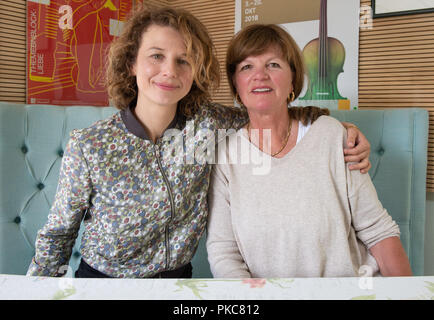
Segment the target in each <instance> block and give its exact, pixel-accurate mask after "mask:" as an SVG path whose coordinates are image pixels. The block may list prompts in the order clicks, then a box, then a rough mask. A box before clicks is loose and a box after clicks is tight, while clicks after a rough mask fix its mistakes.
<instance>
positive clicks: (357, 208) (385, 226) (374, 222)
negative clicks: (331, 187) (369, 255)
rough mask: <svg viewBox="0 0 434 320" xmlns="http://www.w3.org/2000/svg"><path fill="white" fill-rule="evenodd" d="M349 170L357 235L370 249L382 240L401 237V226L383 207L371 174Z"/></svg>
mask: <svg viewBox="0 0 434 320" xmlns="http://www.w3.org/2000/svg"><path fill="white" fill-rule="evenodd" d="M346 170H347V185H348V199H349V204H350V209H351V215H352V224H353V227H354V229H355V231H356V235H357V237H358V238H359V239H360V240H361V241H362V242H363V243H364V244H365V246H366V247H367V248H368V249H369V248H371V247H372V246H374V245H375V244H377V243H378V242H380V241H381V240H384V239H386V238H389V237H399V235H400V231H399V226H398V225H397V224H396V222H395V221H393V219H392V217H391V216H390V215H389V213H388V212H387V210H386V209H385V208H383V205H382V204H381V202H380V200H379V199H378V196H377V191H376V190H375V187H374V184H373V183H372V180H371V178H370V176H369V174H361V173H360V172H359V170H353V171H351V170H349V169H348V165H347V166H346Z"/></svg>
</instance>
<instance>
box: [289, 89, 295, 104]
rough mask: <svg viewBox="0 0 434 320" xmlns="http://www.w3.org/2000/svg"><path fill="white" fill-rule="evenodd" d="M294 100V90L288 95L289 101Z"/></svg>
mask: <svg viewBox="0 0 434 320" xmlns="http://www.w3.org/2000/svg"><path fill="white" fill-rule="evenodd" d="M294 100H295V92H294V91H292V92H291V93H290V94H289V96H288V101H289V102H292V101H294Z"/></svg>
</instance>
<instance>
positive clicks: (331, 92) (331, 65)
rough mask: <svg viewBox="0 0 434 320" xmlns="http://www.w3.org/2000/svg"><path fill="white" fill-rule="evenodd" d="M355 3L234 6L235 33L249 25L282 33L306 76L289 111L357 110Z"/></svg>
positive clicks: (320, 0) (260, 1)
mask: <svg viewBox="0 0 434 320" xmlns="http://www.w3.org/2000/svg"><path fill="white" fill-rule="evenodd" d="M359 7H360V1H359V0H309V1H306V0H290V1H288V0H236V8H235V32H237V31H239V30H240V29H241V28H243V27H245V26H247V25H250V24H253V23H275V24H279V25H280V26H282V27H284V28H285V29H286V30H287V31H288V32H289V34H290V35H291V36H292V37H293V38H294V40H295V41H296V42H297V44H298V46H299V47H300V50H301V51H302V54H303V59H304V63H305V67H306V76H305V83H304V87H303V91H302V92H301V94H300V96H299V97H298V99H296V100H295V101H294V102H292V103H291V105H293V106H308V105H314V106H320V107H325V108H329V109H347V110H348V109H357V105H358V49H359V42H358V41H359V19H360V11H359V10H360V9H359Z"/></svg>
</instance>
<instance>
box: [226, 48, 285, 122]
mask: <svg viewBox="0 0 434 320" xmlns="http://www.w3.org/2000/svg"><path fill="white" fill-rule="evenodd" d="M233 82H234V86H235V88H236V91H237V93H238V94H239V96H240V98H241V101H242V102H243V104H244V105H245V106H246V108H247V110H248V111H249V112H252V111H256V112H261V113H263V112H267V113H269V112H274V111H276V110H278V108H282V107H285V108H286V107H287V98H288V95H289V94H290V93H291V92H292V72H291V68H290V67H289V64H288V62H287V61H286V59H285V58H283V56H282V53H281V51H280V49H279V48H278V47H276V46H272V47H270V48H268V50H266V51H265V52H264V53H262V54H260V55H257V56H248V57H247V58H246V59H244V60H243V61H241V62H240V63H239V64H238V65H237V66H236V69H235V74H234V77H233Z"/></svg>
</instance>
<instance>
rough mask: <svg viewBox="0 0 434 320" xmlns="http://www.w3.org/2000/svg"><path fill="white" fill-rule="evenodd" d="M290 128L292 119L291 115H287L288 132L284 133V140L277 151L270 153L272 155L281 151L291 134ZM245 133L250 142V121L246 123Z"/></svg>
mask: <svg viewBox="0 0 434 320" xmlns="http://www.w3.org/2000/svg"><path fill="white" fill-rule="evenodd" d="M288 117H289V114H288ZM291 128H292V121H291V117H289V120H288V132H287V133H286V137H285V141H284V142H283V144H282V147H281V148H280V150H279V151H277V152H275V153H272V154H271V156H272V157H275V156H277V155H278V154H279V153H281V152H282V150H283V149H285V147H286V145H287V144H288V139H289V136H290V135H291ZM247 135H248V136H249V142H250V143H252V141H250V121H249V122H248V123H247Z"/></svg>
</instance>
